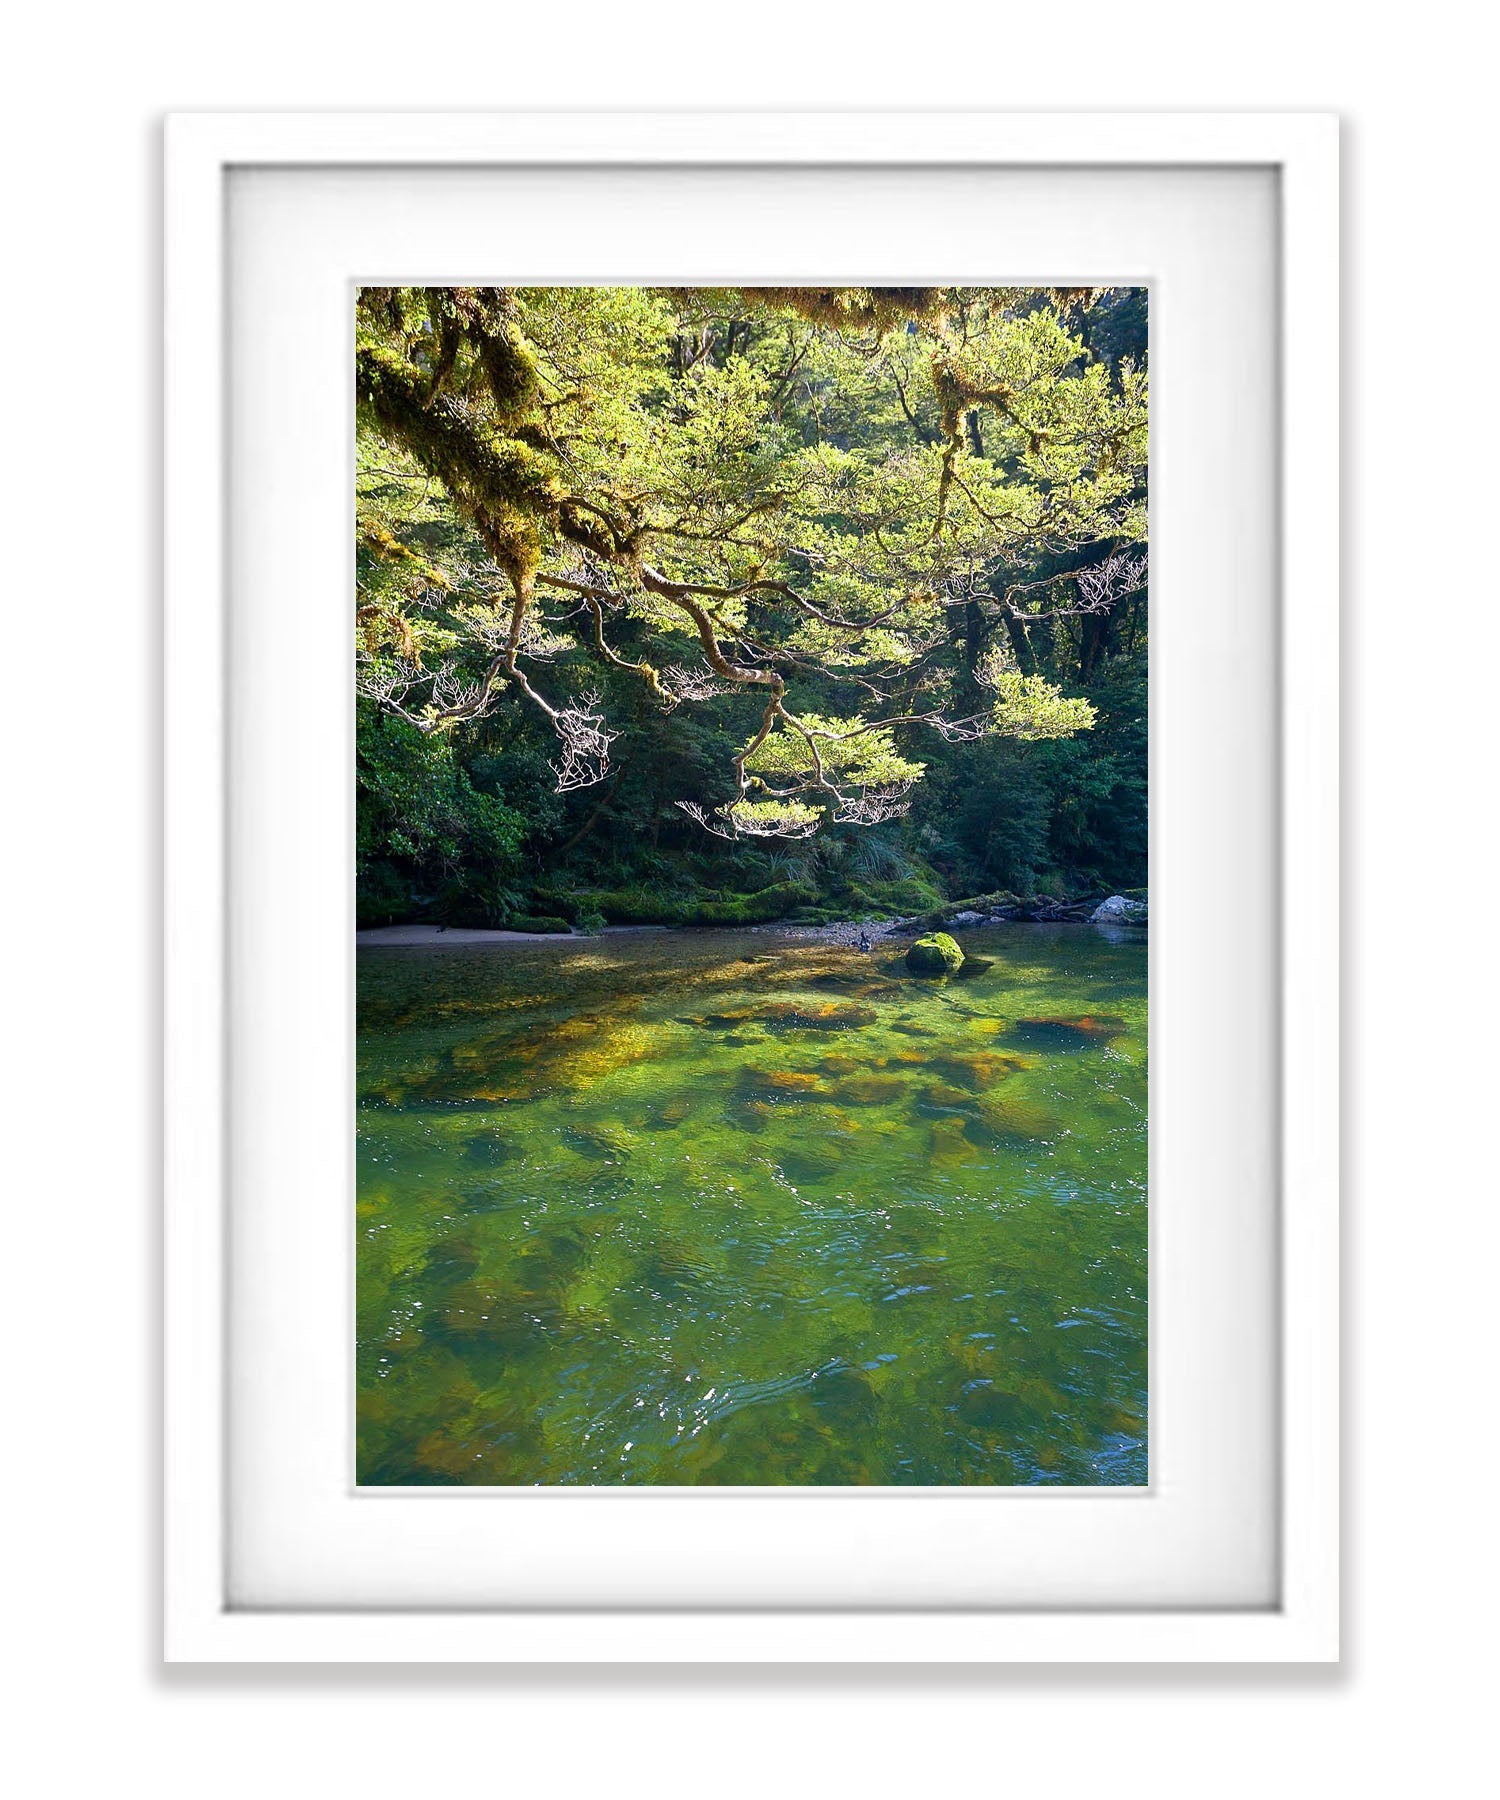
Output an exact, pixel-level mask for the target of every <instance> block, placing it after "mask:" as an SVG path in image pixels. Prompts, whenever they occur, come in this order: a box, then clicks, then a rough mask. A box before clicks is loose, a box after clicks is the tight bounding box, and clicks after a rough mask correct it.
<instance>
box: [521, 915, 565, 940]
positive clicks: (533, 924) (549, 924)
mask: <svg viewBox="0 0 1500 1800" xmlns="http://www.w3.org/2000/svg"><path fill="white" fill-rule="evenodd" d="M506 929H507V930H508V931H546V932H551V933H554V934H558V933H560V934H562V935H563V936H569V935H571V933H572V930H573V927H572V926H571V925H570V924H569V923H568V921H567V920H566V919H557V918H554V917H552V915H551V914H550V913H512V914H511V916H510V918H509V919H508V920H507V921H506Z"/></svg>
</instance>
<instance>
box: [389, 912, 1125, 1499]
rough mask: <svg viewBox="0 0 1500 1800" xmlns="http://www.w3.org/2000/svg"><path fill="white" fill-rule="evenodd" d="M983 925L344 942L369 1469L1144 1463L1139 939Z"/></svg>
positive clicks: (1116, 1467) (522, 1479)
mask: <svg viewBox="0 0 1500 1800" xmlns="http://www.w3.org/2000/svg"><path fill="white" fill-rule="evenodd" d="M964 945H965V949H966V950H967V952H968V953H969V956H970V964H969V967H968V968H967V969H966V970H965V972H964V973H965V975H966V976H967V977H968V978H967V979H960V980H946V981H938V982H925V981H918V980H914V979H912V978H910V977H908V976H906V975H905V973H904V972H903V970H902V968H901V965H900V960H899V956H898V955H895V954H893V953H892V952H891V951H889V950H886V949H884V948H880V949H877V950H876V951H875V952H874V953H873V954H869V955H865V954H861V953H860V952H858V951H853V950H844V949H835V948H830V947H829V946H826V945H822V944H817V945H809V944H795V943H785V942H781V941H779V940H777V939H775V938H773V937H769V936H764V935H758V934H755V933H743V934H742V933H727V932H673V933H648V934H641V935H609V936H606V937H605V938H603V939H593V940H583V941H562V942H559V943H556V944H536V945H531V944H528V945H507V946H505V947H504V948H491V947H479V948H460V947H454V948H433V947H423V948H419V949H365V950H361V951H360V953H359V1012H360V1017H359V1111H358V1139H359V1192H358V1224H357V1230H358V1251H359V1256H358V1359H357V1360H358V1477H359V1480H360V1481H361V1482H362V1483H366V1484H413V1483H421V1484H435V1483H436V1484H456V1483H468V1484H518V1483H537V1482H545V1483H620V1482H631V1483H643V1482H651V1483H677V1484H695V1483H725V1484H730V1483H743V1484H770V1483H887V1484H903V1483H929V1484H930V1483H943V1484H957V1483H973V1482H991V1483H1012V1484H1013V1483H1039V1482H1049V1483H1074V1484H1078V1483H1083V1484H1101V1483H1108V1484H1122V1483H1123V1484H1131V1483H1140V1482H1144V1481H1145V1479H1146V947H1145V942H1144V938H1143V936H1137V935H1136V934H1134V933H1119V932H1116V933H1114V934H1112V935H1111V936H1110V937H1106V936H1104V935H1102V934H1100V933H1097V932H1094V931H1091V930H1089V929H1087V928H1079V927H1071V928H1069V927H1061V928H1047V927H1025V926H1009V927H1001V928H997V929H995V930H992V931H986V932H971V933H969V934H967V935H966V936H965V938H964ZM984 959H992V960H991V961H990V963H989V966H988V967H985V966H984Z"/></svg>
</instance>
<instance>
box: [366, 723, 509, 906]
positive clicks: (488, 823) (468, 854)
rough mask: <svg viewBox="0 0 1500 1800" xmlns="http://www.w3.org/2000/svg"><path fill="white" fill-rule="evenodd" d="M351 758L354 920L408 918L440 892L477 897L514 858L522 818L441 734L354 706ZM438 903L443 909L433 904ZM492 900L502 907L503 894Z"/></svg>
mask: <svg viewBox="0 0 1500 1800" xmlns="http://www.w3.org/2000/svg"><path fill="white" fill-rule="evenodd" d="M360 722H361V729H360V732H359V739H358V749H357V755H356V759H355V781H356V794H357V802H358V803H357V806H356V808H355V820H356V831H355V873H356V898H357V909H356V910H357V914H358V917H359V922H360V923H361V924H362V925H383V924H389V923H391V922H392V921H394V920H399V919H402V918H408V917H410V916H411V915H412V913H413V912H414V911H416V910H418V909H419V908H421V907H422V906H423V905H424V904H426V905H432V904H433V903H435V902H437V901H438V900H439V898H440V897H442V898H445V899H446V901H447V903H448V905H449V907H450V908H451V906H452V905H454V904H455V903H458V904H460V905H461V904H462V900H461V897H462V896H469V897H471V898H473V899H474V900H475V904H476V905H477V906H478V909H479V910H480V911H481V912H483V911H485V910H486V909H485V907H484V905H483V903H482V901H480V900H479V899H478V896H479V895H481V894H482V893H483V892H484V890H485V889H486V887H488V888H490V889H493V890H495V891H496V892H497V893H501V894H502V895H503V889H502V888H501V884H502V883H503V882H504V880H505V879H506V877H507V876H510V875H514V874H515V873H516V872H518V871H519V868H520V846H521V841H522V835H523V831H524V824H525V822H524V820H523V819H522V818H521V816H520V814H519V813H517V812H514V811H513V810H512V809H511V808H510V807H508V806H506V805H505V803H504V802H503V801H502V800H501V799H499V798H498V797H497V796H495V795H493V794H486V793H481V792H479V791H478V790H477V789H476V788H475V786H474V785H473V783H472V781H471V780H470V777H469V774H468V772H467V770H466V769H464V768H463V766H462V765H461V764H460V762H459V761H458V759H457V757H456V756H455V754H454V749H453V745H452V743H451V742H450V741H449V740H448V739H447V738H443V737H432V736H424V735H423V734H422V733H421V732H419V731H417V730H416V729H415V728H414V727H412V726H411V725H409V724H407V723H405V722H404V721H403V720H399V719H385V720H381V721H377V720H376V719H375V718H374V716H373V715H372V713H371V712H370V710H369V709H368V708H367V707H365V706H364V705H362V706H361V721H360ZM440 910H442V909H441V908H440ZM495 910H498V911H502V912H503V911H504V910H505V904H504V900H503V898H502V899H501V900H500V901H499V902H498V904H497V907H496V909H495Z"/></svg>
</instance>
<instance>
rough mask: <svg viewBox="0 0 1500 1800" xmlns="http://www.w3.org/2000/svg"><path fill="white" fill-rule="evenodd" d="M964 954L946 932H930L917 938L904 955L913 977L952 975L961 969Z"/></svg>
mask: <svg viewBox="0 0 1500 1800" xmlns="http://www.w3.org/2000/svg"><path fill="white" fill-rule="evenodd" d="M963 961H964V953H963V951H962V950H960V949H959V947H958V945H957V943H956V942H955V941H954V940H953V938H951V937H950V936H949V935H948V933H947V932H946V931H930V932H928V934H927V935H926V937H919V938H918V939H917V941H916V942H915V943H914V944H913V945H912V947H911V948H910V949H909V950H908V951H907V953H906V966H907V968H908V969H909V970H910V971H911V973H912V974H913V975H952V974H954V973H955V972H956V971H957V970H959V969H961V968H962V967H963Z"/></svg>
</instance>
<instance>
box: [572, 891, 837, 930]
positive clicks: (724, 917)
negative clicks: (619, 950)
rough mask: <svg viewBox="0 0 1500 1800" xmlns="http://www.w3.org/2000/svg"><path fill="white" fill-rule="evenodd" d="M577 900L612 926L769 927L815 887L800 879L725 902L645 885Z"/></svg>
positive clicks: (806, 900) (803, 903)
mask: <svg viewBox="0 0 1500 1800" xmlns="http://www.w3.org/2000/svg"><path fill="white" fill-rule="evenodd" d="M577 898H578V904H579V905H580V907H582V908H583V909H584V910H585V911H588V912H594V913H598V914H600V915H601V916H602V917H603V918H604V919H606V920H608V922H609V923H610V924H612V925H763V924H766V923H768V922H770V921H771V920H773V919H785V918H787V917H788V916H789V915H791V914H792V913H794V912H795V911H796V910H797V909H798V908H799V907H802V906H806V905H807V904H808V903H809V902H810V901H811V900H812V899H813V891H812V889H811V888H807V887H803V886H802V885H801V884H800V883H798V882H795V881H780V882H776V883H775V884H774V885H773V886H771V887H767V888H762V889H761V890H760V891H759V892H758V893H754V894H739V895H732V896H730V897H729V898H727V899H722V900H710V899H706V898H700V897H698V896H683V895H680V894H665V893H657V892H654V891H653V890H651V889H649V888H640V887H630V888H613V889H606V890H604V891H602V892H597V893H589V894H580V895H579V896H578V897H577Z"/></svg>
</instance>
